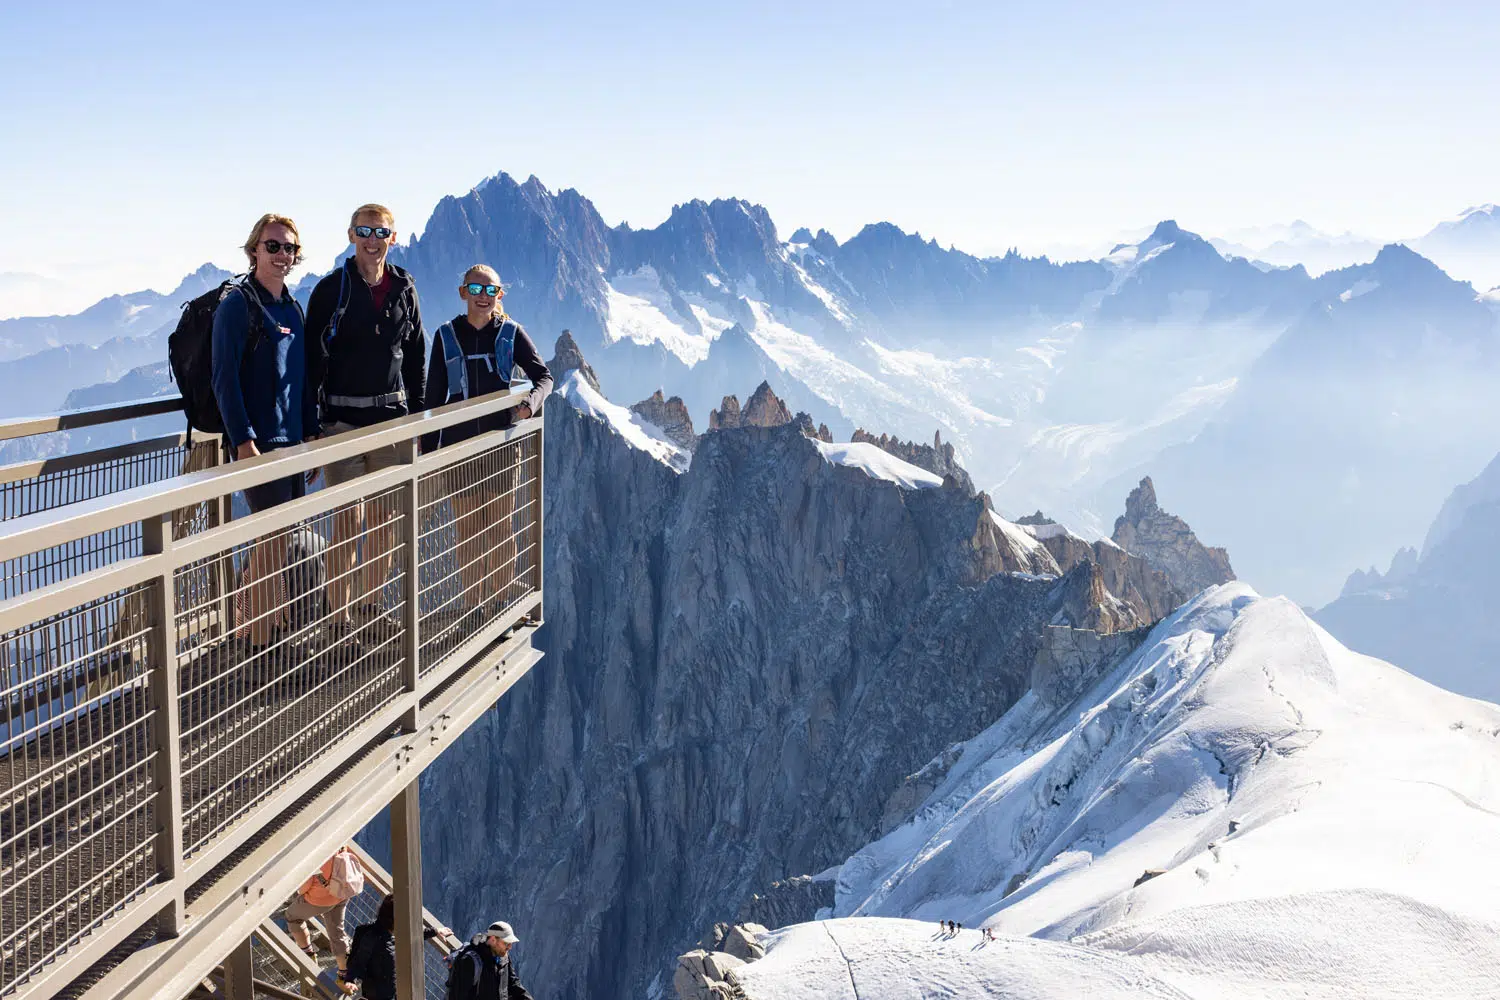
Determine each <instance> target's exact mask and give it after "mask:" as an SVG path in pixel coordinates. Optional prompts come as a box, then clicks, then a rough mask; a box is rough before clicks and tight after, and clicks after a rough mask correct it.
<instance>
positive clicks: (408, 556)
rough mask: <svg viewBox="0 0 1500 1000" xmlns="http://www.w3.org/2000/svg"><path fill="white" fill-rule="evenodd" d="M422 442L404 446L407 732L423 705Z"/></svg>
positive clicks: (403, 659) (403, 670) (414, 728)
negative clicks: (418, 465) (419, 687)
mask: <svg viewBox="0 0 1500 1000" xmlns="http://www.w3.org/2000/svg"><path fill="white" fill-rule="evenodd" d="M419 440H420V439H419V438H415V437H414V438H411V439H410V440H407V441H404V442H402V444H401V460H402V461H403V462H405V463H406V464H407V468H408V470H409V474H408V477H407V480H406V482H405V483H404V484H403V485H402V490H401V512H402V514H404V515H405V530H404V531H402V533H401V539H402V545H401V570H402V575H403V576H404V577H405V578H406V605H405V607H406V614H405V622H404V623H403V624H404V625H405V632H404V634H405V642H404V643H403V645H402V657H401V683H402V686H403V687H404V688H405V689H406V691H407V694H408V697H410V698H411V708H410V709H408V711H407V713H406V717H405V718H404V719H403V720H402V728H403V729H404V730H406V731H407V732H411V733H414V732H416V731H417V728H418V723H419V721H420V720H419V715H420V713H421V705H420V704H419V699H418V697H417V684H418V682H419V681H420V680H421V677H422V662H421V657H422V636H421V621H422V609H421V599H422V582H421V579H420V575H419V574H420V573H421V568H422V553H421V541H422V496H421V477H420V476H418V474H417V469H416V461H417V452H418V442H419Z"/></svg>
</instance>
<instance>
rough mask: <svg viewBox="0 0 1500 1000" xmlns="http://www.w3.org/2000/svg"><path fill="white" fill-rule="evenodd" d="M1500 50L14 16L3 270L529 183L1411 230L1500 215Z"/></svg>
mask: <svg viewBox="0 0 1500 1000" xmlns="http://www.w3.org/2000/svg"><path fill="white" fill-rule="evenodd" d="M260 12H263V14H262V13H260ZM1497 37H1500V4H1496V3H1493V2H1488V3H1480V2H1467V0H1466V2H1451V3H1443V4H1431V5H1425V4H1424V5H1419V4H1413V3H1405V4H1393V3H1382V2H1364V3H1356V2H1340V3H1319V2H1316V0H1303V2H1298V3H1251V4H1221V3H1203V2H1201V0H1199V2H1194V3H1158V2H1149V0H1141V2H1136V3H1129V4H1125V3H1118V2H1109V3H1091V4H1081V3H1050V4H1049V3H1041V2H1036V3H1028V4H1024V5H1021V4H1010V3H1001V2H989V3H965V2H957V0H953V2H940V0H938V2H933V0H929V2H925V3H911V2H906V3H900V4H891V3H884V2H878V0H860V2H843V0H840V2H830V3H818V2H811V0H804V2H797V3H780V2H775V0H765V2H756V3H746V4H736V3H722V4H721V3H711V2H710V3H705V2H703V0H695V2H692V3H649V2H642V3H640V4H625V3H611V4H595V3H571V2H553V3H549V4H537V3H526V4H512V3H467V4H456V3H450V2H447V0H405V2H402V3H391V2H386V0H362V2H358V3H351V2H343V0H338V2H327V0H307V2H301V3H261V4H246V3H237V4H234V5H232V6H231V5H228V4H218V3H213V4H204V3H201V2H198V3H181V2H175V0H168V2H148V3H137V4H123V3H118V2H110V3H94V2H81V3H73V4H67V5H63V4H54V3H49V2H32V0H0V89H3V92H4V97H3V106H0V137H3V138H0V218H3V219H4V220H5V221H6V223H7V227H6V228H7V230H8V233H7V236H8V238H7V239H6V240H4V241H3V243H0V271H29V272H39V273H42V274H47V275H50V276H53V277H68V278H71V277H74V276H80V275H81V276H83V277H84V278H85V280H86V281H88V282H90V283H91V284H93V285H94V287H95V288H96V289H97V290H98V291H99V293H100V294H102V293H105V292H110V291H123V290H128V289H132V288H138V287H143V286H147V285H155V286H170V285H171V284H172V283H173V282H175V281H176V280H177V278H179V277H180V276H181V275H182V274H183V273H185V272H186V271H187V270H189V269H191V268H192V267H194V266H196V265H197V264H199V263H201V262H203V261H204V260H215V261H219V262H223V263H230V264H232V263H233V262H235V261H236V259H237V257H236V251H235V247H236V246H237V244H238V243H239V242H240V241H242V240H243V238H244V234H245V232H246V230H247V229H248V228H249V224H250V223H251V222H252V221H253V220H254V218H255V217H256V216H257V215H258V214H259V213H260V212H262V211H266V210H275V211H280V212H285V213H287V214H290V215H292V216H293V217H295V218H296V219H297V220H298V222H299V223H300V225H301V228H302V233H303V239H304V242H305V243H306V244H307V246H308V247H309V248H310V251H311V253H312V254H313V260H314V262H316V263H317V264H318V266H319V267H320V268H321V267H324V266H326V265H327V263H328V261H329V260H330V259H331V258H332V256H333V255H334V254H335V253H336V252H337V251H338V250H340V249H341V248H342V242H343V235H342V234H343V229H344V226H345V224H346V222H347V213H348V210H349V209H350V208H351V207H352V206H354V205H356V204H358V203H360V202H362V201H366V200H378V201H383V202H386V203H387V204H389V205H391V206H392V207H393V208H394V209H395V210H396V212H397V214H398V224H399V226H398V228H399V229H400V230H401V231H402V236H403V239H404V238H405V237H406V236H407V235H409V234H410V233H411V232H413V231H417V230H420V228H421V226H422V225H423V224H424V223H425V221H426V218H427V215H428V213H429V211H430V210H431V208H432V206H433V204H434V203H435V202H436V201H437V200H438V199H439V198H440V197H441V196H442V195H444V194H447V193H461V192H463V191H466V190H468V189H469V188H471V187H472V186H473V185H474V184H476V183H477V182H478V181H479V180H481V179H482V178H484V177H486V176H489V175H491V174H493V173H496V172H498V171H500V170H505V171H508V172H510V173H511V174H514V175H517V176H519V177H523V178H524V177H525V176H527V175H529V174H532V173H535V174H536V175H538V176H539V177H540V178H541V179H542V180H543V181H544V182H545V183H546V184H547V185H548V186H549V187H551V188H553V189H554V190H556V189H559V188H563V187H576V188H578V189H579V190H580V191H582V192H583V193H584V194H585V195H587V196H589V197H590V198H592V199H593V201H594V203H595V204H596V205H597V206H598V207H599V209H600V211H601V212H602V213H603V215H604V217H605V218H606V219H607V220H609V221H610V222H618V221H621V220H628V221H629V222H630V223H632V224H633V225H637V226H651V225H655V224H657V223H658V222H660V221H661V220H662V219H663V218H665V216H666V214H667V212H668V211H669V210H670V209H671V206H672V205H673V204H674V203H677V202H681V201H685V200H687V199H689V198H693V197H705V198H710V197H714V196H721V195H738V196H740V197H744V198H748V199H750V200H753V201H756V202H759V203H761V204H764V205H766V206H767V207H768V208H769V209H770V211H771V213H772V216H773V217H774V218H775V219H776V221H777V223H778V225H779V227H780V228H781V230H782V232H783V234H786V233H790V232H791V230H792V229H793V228H794V227H796V226H800V225H808V226H811V227H814V228H816V227H818V226H824V227H827V228H828V229H830V230H832V231H833V232H834V233H835V235H837V236H839V237H840V238H846V237H848V236H849V235H852V234H853V233H854V232H855V231H857V230H858V228H859V227H860V226H861V225H863V224H864V223H866V222H870V221H876V220H882V219H884V220H890V221H892V222H895V223H897V224H899V225H901V226H902V227H904V228H906V229H908V230H920V231H921V232H922V233H923V234H924V235H930V236H936V237H937V238H938V239H939V240H940V241H942V242H943V243H945V244H948V243H952V244H956V245H958V246H959V247H961V248H964V249H969V250H973V251H976V252H993V251H997V250H1001V249H1003V248H1005V247H1007V246H1009V245H1013V244H1014V245H1019V246H1020V247H1022V248H1023V249H1030V250H1043V249H1047V248H1049V247H1056V246H1059V245H1065V244H1079V243H1087V242H1093V241H1101V240H1103V241H1107V240H1108V239H1109V238H1110V237H1111V236H1113V235H1115V234H1116V233H1119V232H1121V231H1122V230H1127V229H1133V228H1139V227H1143V226H1148V225H1149V224H1151V223H1152V222H1154V221H1155V220H1157V219H1160V218H1164V217H1175V218H1177V219H1178V220H1179V221H1180V222H1182V223H1183V224H1184V225H1185V226H1188V227H1189V228H1193V229H1196V230H1198V231H1200V232H1206V233H1215V232H1221V231H1226V230H1229V229H1233V228H1236V227H1241V226H1250V225H1256V224H1263V223H1274V222H1286V221H1290V220H1291V219H1293V218H1297V217H1301V218H1305V219H1307V220H1308V221H1310V222H1312V223H1313V224H1314V225H1317V226H1320V227H1322V228H1325V229H1331V230H1339V231H1341V230H1343V229H1354V230H1356V231H1359V232H1362V233H1367V234H1371V235H1375V236H1381V237H1389V238H1397V237H1406V236H1412V235H1417V234H1419V233H1421V232H1423V231H1425V230H1426V229H1428V228H1430V226H1431V225H1432V224H1433V223H1434V222H1436V221H1438V220H1439V219H1441V218H1444V217H1447V216H1451V215H1453V214H1455V213H1457V212H1458V211H1460V210H1461V209H1463V208H1464V207H1466V206H1468V205H1470V204H1475V203H1480V202H1487V201H1500V129H1497V121H1500V114H1497V112H1500V108H1497V100H1500V59H1497V58H1496V50H1495V39H1496V38H1497ZM94 297H97V296H94Z"/></svg>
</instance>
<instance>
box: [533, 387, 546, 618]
mask: <svg viewBox="0 0 1500 1000" xmlns="http://www.w3.org/2000/svg"><path fill="white" fill-rule="evenodd" d="M542 409H543V411H544V412H545V410H546V404H545V403H544V404H543V406H542ZM542 415H543V414H541V413H538V414H537V416H539V417H540V416H542ZM545 430H546V424H545V423H544V424H543V425H542V426H541V427H539V428H537V432H536V537H535V538H534V539H533V541H532V544H533V545H535V546H536V589H537V591H538V592H539V593H540V594H541V595H542V606H541V607H540V608H538V609H537V616H536V623H537V624H538V625H541V624H542V622H543V620H544V619H545V618H546V617H547V588H546V587H545V586H543V583H542V581H544V580H545V579H546V578H547V574H546V572H545V571H546V568H547V567H546V562H545V560H546V558H547V545H546V539H545V538H544V537H543V536H544V535H545V533H546V529H547V507H546V504H547V491H546V489H545V488H544V487H545V486H546V482H547V435H546V433H545Z"/></svg>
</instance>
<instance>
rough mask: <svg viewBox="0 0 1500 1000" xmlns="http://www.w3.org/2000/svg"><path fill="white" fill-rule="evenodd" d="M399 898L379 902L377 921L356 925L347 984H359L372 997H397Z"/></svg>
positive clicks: (393, 999)
mask: <svg viewBox="0 0 1500 1000" xmlns="http://www.w3.org/2000/svg"><path fill="white" fill-rule="evenodd" d="M395 935H396V898H395V897H394V896H386V897H385V898H384V899H382V900H381V901H380V909H379V910H378V911H377V912H376V914H375V921H374V922H373V923H368V924H360V925H359V926H358V927H356V928H354V940H353V943H351V944H350V946H349V967H348V969H346V970H345V972H344V983H345V984H352V983H358V984H359V987H360V990H361V995H362V996H364V997H367V998H369V1000H396V936H395Z"/></svg>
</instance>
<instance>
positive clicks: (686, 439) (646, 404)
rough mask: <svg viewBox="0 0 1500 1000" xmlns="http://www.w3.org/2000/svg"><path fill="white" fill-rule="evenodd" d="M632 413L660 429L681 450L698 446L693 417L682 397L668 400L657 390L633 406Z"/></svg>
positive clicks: (690, 449)
mask: <svg viewBox="0 0 1500 1000" xmlns="http://www.w3.org/2000/svg"><path fill="white" fill-rule="evenodd" d="M630 412H631V413H634V414H635V415H636V416H638V417H640V418H641V419H642V420H644V421H646V422H647V423H649V424H654V425H656V426H657V427H660V428H661V429H662V432H663V433H665V434H666V436H667V440H669V441H671V442H672V443H673V444H675V445H677V446H678V447H679V448H685V449H686V450H688V451H692V450H693V448H694V447H695V446H696V445H697V444H698V435H697V434H695V433H694V432H693V417H692V415H691V414H690V413H688V408H687V404H686V403H684V402H683V401H682V397H681V396H673V397H672V398H671V399H666V398H664V397H663V396H662V392H661V390H660V389H657V390H656V391H655V392H653V393H652V394H651V395H650V396H649V397H647V398H646V399H643V400H641V401H640V402H639V403H636V404H635V405H634V406H632V407H631V408H630Z"/></svg>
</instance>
